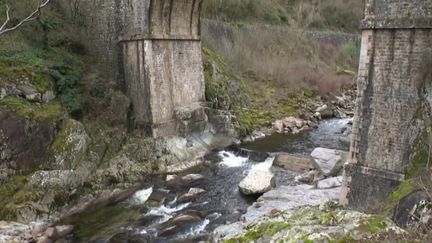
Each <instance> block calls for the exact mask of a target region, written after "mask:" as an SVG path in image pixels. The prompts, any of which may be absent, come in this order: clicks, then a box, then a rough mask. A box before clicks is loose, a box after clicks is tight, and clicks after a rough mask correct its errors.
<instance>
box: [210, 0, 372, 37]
mask: <svg viewBox="0 0 432 243" xmlns="http://www.w3.org/2000/svg"><path fill="white" fill-rule="evenodd" d="M363 8H364V1H363V0H332V1H322V0H225V1H220V0H207V1H205V2H204V5H203V17H204V18H208V19H216V20H221V21H225V22H242V23H267V24H272V25H289V26H290V27H293V28H302V29H318V30H324V29H325V30H334V31H345V32H359V23H360V20H361V18H362V14H363Z"/></svg>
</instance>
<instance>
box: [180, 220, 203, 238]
mask: <svg viewBox="0 0 432 243" xmlns="http://www.w3.org/2000/svg"><path fill="white" fill-rule="evenodd" d="M209 224H210V220H209V219H205V220H204V221H202V222H200V223H199V224H198V225H196V226H192V227H191V228H190V229H189V230H188V231H187V232H186V233H184V234H182V235H180V237H179V238H180V239H182V238H183V239H186V238H188V237H190V236H194V235H197V234H201V233H203V232H205V229H206V227H207V225H209Z"/></svg>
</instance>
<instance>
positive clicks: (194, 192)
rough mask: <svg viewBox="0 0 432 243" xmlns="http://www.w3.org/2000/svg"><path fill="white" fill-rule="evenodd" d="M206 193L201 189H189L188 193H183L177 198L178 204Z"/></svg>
mask: <svg viewBox="0 0 432 243" xmlns="http://www.w3.org/2000/svg"><path fill="white" fill-rule="evenodd" d="M203 193H206V190H204V189H201V188H191V189H189V192H188V193H185V194H183V195H181V196H179V197H178V198H177V201H178V202H185V201H189V200H191V199H193V198H195V197H196V196H198V195H201V194H203Z"/></svg>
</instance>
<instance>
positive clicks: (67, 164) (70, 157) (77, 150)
mask: <svg viewBox="0 0 432 243" xmlns="http://www.w3.org/2000/svg"><path fill="white" fill-rule="evenodd" d="M89 143H90V138H89V136H88V135H87V132H86V130H85V128H84V126H83V125H82V124H81V123H80V122H78V121H76V120H73V119H68V120H66V121H64V122H63V125H62V126H61V129H60V132H59V133H58V135H57V137H56V140H55V141H54V143H53V145H52V147H51V157H52V159H51V160H52V162H51V163H53V164H54V165H55V166H54V168H57V169H75V168H76V167H77V166H78V165H79V163H80V162H83V160H84V159H85V156H86V153H87V148H88V146H89Z"/></svg>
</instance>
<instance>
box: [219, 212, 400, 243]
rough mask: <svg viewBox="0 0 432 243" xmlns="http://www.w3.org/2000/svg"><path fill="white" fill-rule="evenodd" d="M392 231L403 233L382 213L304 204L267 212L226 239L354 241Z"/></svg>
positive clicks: (241, 240)
mask: <svg viewBox="0 0 432 243" xmlns="http://www.w3.org/2000/svg"><path fill="white" fill-rule="evenodd" d="M390 232H392V233H394V234H403V233H404V231H403V230H402V229H400V228H398V227H397V226H396V225H395V224H394V223H393V222H392V221H391V220H389V219H387V218H385V217H383V216H377V215H367V214H363V213H359V212H355V211H349V210H346V209H343V208H341V207H331V208H321V207H319V206H304V207H299V208H295V209H293V210H288V211H282V212H278V213H276V214H270V215H267V216H264V217H262V218H260V219H258V222H255V223H253V224H250V225H249V226H247V227H246V229H245V231H244V233H243V234H241V235H239V236H237V237H234V238H231V239H228V240H226V242H230V243H234V242H252V241H258V242H261V241H262V242H270V241H274V242H351V240H352V239H356V240H357V241H358V240H361V239H368V238H370V237H372V236H376V235H385V234H389V233H390Z"/></svg>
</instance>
